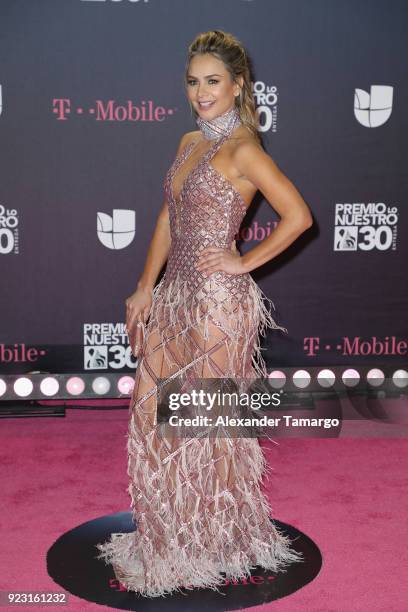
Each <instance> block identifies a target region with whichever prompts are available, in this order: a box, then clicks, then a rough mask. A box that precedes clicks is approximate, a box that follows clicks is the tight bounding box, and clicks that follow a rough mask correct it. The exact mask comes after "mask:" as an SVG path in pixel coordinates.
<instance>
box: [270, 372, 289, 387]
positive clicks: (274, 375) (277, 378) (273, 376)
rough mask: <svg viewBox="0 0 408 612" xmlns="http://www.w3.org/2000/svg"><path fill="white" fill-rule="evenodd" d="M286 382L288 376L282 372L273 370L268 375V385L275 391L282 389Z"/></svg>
mask: <svg viewBox="0 0 408 612" xmlns="http://www.w3.org/2000/svg"><path fill="white" fill-rule="evenodd" d="M285 382H286V374H285V372H282V370H273V371H272V372H269V374H268V383H269V385H270V386H271V387H273V388H274V389H281V388H282V387H284V385H285Z"/></svg>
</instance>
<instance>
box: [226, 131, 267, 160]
mask: <svg viewBox="0 0 408 612" xmlns="http://www.w3.org/2000/svg"><path fill="white" fill-rule="evenodd" d="M231 145H232V147H231V149H232V151H231V153H232V154H233V155H234V157H235V158H245V157H248V156H249V157H251V156H252V155H259V154H262V153H264V150H263V148H262V145H261V143H260V142H259V141H258V140H257V139H256V138H255V136H254V135H253V134H252V133H251V132H250V130H249V129H248V128H247V127H245V126H241V127H240V129H239V130H237V132H236V134H235V135H234V138H231Z"/></svg>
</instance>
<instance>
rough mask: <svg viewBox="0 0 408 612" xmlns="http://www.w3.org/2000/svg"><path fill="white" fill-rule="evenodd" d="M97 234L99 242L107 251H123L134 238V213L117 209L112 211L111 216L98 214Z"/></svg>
mask: <svg viewBox="0 0 408 612" xmlns="http://www.w3.org/2000/svg"><path fill="white" fill-rule="evenodd" d="M97 233H98V238H99V240H100V241H101V242H102V244H103V245H104V246H106V247H107V248H108V249H113V250H115V251H116V250H118V249H124V248H125V247H127V246H128V245H129V244H130V243H131V242H132V240H133V238H134V237H135V233H136V212H135V211H134V210H120V209H118V208H115V209H114V210H113V211H112V216H111V215H108V214H106V213H103V212H98V213H97Z"/></svg>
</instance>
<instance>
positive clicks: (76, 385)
mask: <svg viewBox="0 0 408 612" xmlns="http://www.w3.org/2000/svg"><path fill="white" fill-rule="evenodd" d="M66 389H67V391H68V393H69V394H70V395H81V393H83V392H84V389H85V383H84V381H83V380H82V378H79V376H72V377H71V378H69V379H68V380H67V384H66Z"/></svg>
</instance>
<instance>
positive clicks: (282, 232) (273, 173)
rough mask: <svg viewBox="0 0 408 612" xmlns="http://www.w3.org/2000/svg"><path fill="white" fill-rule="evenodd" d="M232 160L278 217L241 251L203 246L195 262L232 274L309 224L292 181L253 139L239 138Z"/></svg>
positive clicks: (268, 255)
mask: <svg viewBox="0 0 408 612" xmlns="http://www.w3.org/2000/svg"><path fill="white" fill-rule="evenodd" d="M233 162H234V164H235V167H236V168H237V170H238V171H239V172H240V173H241V175H243V176H245V177H246V178H247V179H248V180H249V181H251V182H252V183H253V185H254V186H255V187H257V189H259V191H260V192H261V193H262V195H263V196H264V197H265V199H266V200H267V201H268V204H269V205H270V206H271V207H272V208H273V209H274V210H276V212H277V213H278V214H279V216H280V217H281V220H280V221H279V224H278V226H277V227H276V229H275V230H274V231H273V232H272V233H271V234H270V235H269V236H268V237H267V238H265V239H264V240H263V241H262V242H261V243H260V244H258V245H257V246H256V247H254V248H252V249H251V250H250V251H248V252H247V253H245V254H244V255H242V256H241V255H239V254H237V253H236V252H234V253H233V252H231V251H226V250H225V249H219V248H217V247H207V248H206V249H204V250H203V251H202V253H201V255H204V254H205V255H206V257H205V262H204V261H203V259H204V258H202V259H201V262H200V264H199V266H198V268H199V269H201V270H202V271H204V270H205V271H206V272H207V273H211V272H215V271H217V270H224V271H225V272H230V273H232V274H243V273H245V272H251V271H252V270H254V269H255V268H258V267H259V266H261V265H262V264H264V263H266V262H267V261H269V260H271V259H273V258H274V257H276V256H277V255H279V253H281V252H282V251H284V250H285V249H287V248H288V246H290V245H291V244H292V242H294V241H295V240H296V239H297V238H298V237H299V236H300V235H301V234H302V233H303V232H304V231H305V230H307V229H308V228H309V227H311V226H312V225H313V217H312V215H311V212H310V209H309V207H308V205H307V204H306V202H305V201H304V199H303V198H302V196H301V195H300V193H299V191H298V190H297V189H296V187H295V186H294V185H293V183H292V182H291V181H290V180H289V179H288V178H287V177H286V176H285V175H284V174H283V172H281V171H280V169H279V168H278V166H277V165H276V163H275V162H274V161H273V159H272V158H271V157H270V156H269V155H268V154H267V153H265V151H264V150H263V149H262V147H261V146H260V145H259V144H257V143H256V142H254V141H247V140H245V141H243V142H242V143H241V144H240V145H239V146H238V147H237V148H236V149H235V152H234V154H233Z"/></svg>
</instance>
